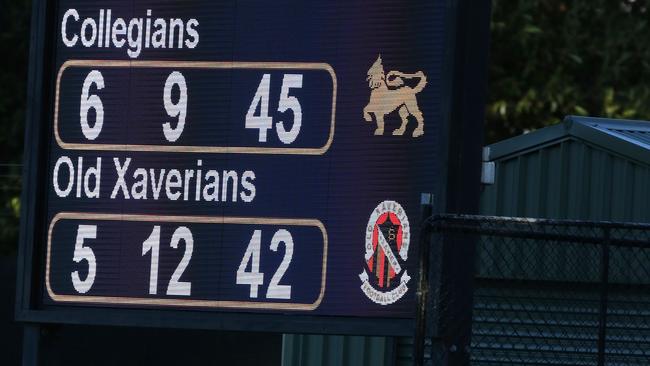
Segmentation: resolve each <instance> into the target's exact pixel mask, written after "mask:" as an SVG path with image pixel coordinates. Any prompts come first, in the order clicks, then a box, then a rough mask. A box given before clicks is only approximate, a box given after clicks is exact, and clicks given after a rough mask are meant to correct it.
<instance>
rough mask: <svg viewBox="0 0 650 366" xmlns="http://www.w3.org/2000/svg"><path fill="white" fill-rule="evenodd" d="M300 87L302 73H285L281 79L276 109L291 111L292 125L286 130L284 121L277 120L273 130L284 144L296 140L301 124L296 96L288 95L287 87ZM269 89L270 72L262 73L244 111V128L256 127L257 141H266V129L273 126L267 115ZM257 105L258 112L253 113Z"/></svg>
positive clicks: (271, 119)
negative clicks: (246, 110)
mask: <svg viewBox="0 0 650 366" xmlns="http://www.w3.org/2000/svg"><path fill="white" fill-rule="evenodd" d="M291 88H302V75H301V74H285V75H284V79H283V80H282V90H281V91H280V102H279V103H278V111H279V112H281V113H284V112H286V111H288V110H292V111H293V126H291V129H289V130H288V131H287V129H286V128H285V127H284V122H282V121H278V123H277V124H276V125H275V130H276V132H277V133H278V138H279V139H280V141H282V143H284V144H287V145H288V144H290V143H292V142H294V141H296V138H297V137H298V133H299V132H300V126H301V125H302V108H301V107H300V102H299V101H298V98H296V97H294V96H290V95H289V89H291ZM270 89H271V74H264V76H262V80H261V81H260V84H259V85H258V86H257V91H256V92H255V96H254V97H253V101H252V102H251V105H250V106H249V107H248V113H246V124H245V127H246V128H252V129H258V130H259V135H258V141H259V142H266V136H267V132H268V130H270V129H271V128H272V127H273V118H272V117H271V116H269V90H270ZM257 106H259V108H260V114H259V115H258V116H256V115H255V111H256V110H257Z"/></svg>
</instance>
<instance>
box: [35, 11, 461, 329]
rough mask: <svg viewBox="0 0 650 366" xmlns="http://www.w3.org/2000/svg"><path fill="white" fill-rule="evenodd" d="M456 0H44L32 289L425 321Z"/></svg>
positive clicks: (50, 294)
mask: <svg viewBox="0 0 650 366" xmlns="http://www.w3.org/2000/svg"><path fill="white" fill-rule="evenodd" d="M454 3H455V2H453V1H446V0H430V1H407V2H405V1H402V0H379V1H372V2H368V1H273V2H269V1H199V0H197V1H167V0H162V1H161V0H158V1H129V2H124V1H106V0H102V1H88V0H84V1H71V0H62V1H59V2H58V3H56V4H54V5H50V7H49V8H48V9H50V11H51V15H50V16H51V17H52V20H51V21H50V23H51V24H53V25H54V26H55V28H54V29H51V30H48V31H47V33H46V35H45V40H46V42H47V43H49V44H51V45H52V48H51V50H50V53H49V54H46V55H45V56H44V57H45V58H46V60H48V61H46V62H45V63H46V64H48V63H51V67H49V68H46V70H50V69H51V72H49V73H47V74H46V75H44V76H43V78H44V81H43V85H44V88H45V89H44V90H45V91H46V93H45V95H47V96H48V97H47V99H48V100H47V101H46V102H47V104H48V106H49V108H48V109H47V111H48V112H47V118H46V119H44V120H42V121H41V122H40V123H41V128H42V129H43V130H44V136H45V137H44V140H45V141H46V145H45V146H46V147H45V151H44V152H43V155H41V156H42V157H41V158H39V159H40V160H39V161H40V163H39V164H41V165H39V166H40V168H39V169H42V171H43V173H42V177H43V179H42V180H41V182H40V183H39V185H41V186H42V190H43V193H42V200H40V202H39V206H38V207H41V209H40V210H39V211H38V212H37V216H38V217H39V218H38V220H36V221H35V222H36V223H39V222H41V223H42V224H41V226H42V230H41V232H42V235H40V236H38V237H37V238H36V239H35V241H36V242H38V243H37V245H36V246H35V248H40V250H41V252H42V253H41V261H39V262H38V263H42V266H40V269H39V271H36V272H34V273H37V274H38V278H37V279H36V281H38V283H39V284H40V286H39V288H40V290H39V291H38V296H37V297H38V298H39V300H38V303H39V305H38V307H39V308H42V309H43V310H48V309H50V310H52V311H54V310H60V309H77V310H79V311H80V312H81V311H83V310H82V309H95V310H91V311H95V312H97V311H100V310H101V309H106V310H110V309H113V310H114V309H120V310H119V311H123V312H125V313H126V312H128V311H131V310H130V309H135V310H146V309H153V310H155V311H160V310H164V311H169V313H167V314H171V313H173V312H176V314H180V313H186V312H194V313H199V314H205V316H208V317H209V316H211V315H210V314H216V315H213V316H229V315H228V314H231V315H232V314H233V313H247V314H250V313H261V314H266V315H273V314H292V316H293V315H304V316H315V317H325V318H324V319H327V317H331V319H334V318H336V319H342V318H341V317H350V318H349V319H352V317H353V318H365V319H369V320H370V319H393V320H407V321H410V320H412V319H414V317H415V309H416V301H415V299H416V296H415V293H416V287H417V283H418V268H417V261H418V252H419V248H418V242H417V238H418V235H419V233H420V230H421V228H420V220H421V218H420V200H421V194H422V193H433V194H439V193H440V192H441V191H443V189H444V187H443V182H444V181H445V179H446V176H445V175H446V169H445V165H444V159H445V156H446V155H445V154H446V153H445V151H446V150H445V149H447V147H448V146H447V142H446V140H445V139H446V137H445V135H444V133H445V131H446V130H447V127H446V126H448V124H449V123H450V121H449V119H450V117H449V109H450V105H451V96H450V90H451V82H450V80H451V79H452V77H451V75H450V74H449V73H450V72H451V70H453V67H451V64H450V60H451V55H452V53H453V52H452V51H453V50H450V49H449V48H450V47H448V45H449V44H450V41H449V40H450V39H452V36H453V34H451V33H452V31H451V30H450V28H451V27H452V26H454V24H455V23H454V21H453V20H452V19H450V14H453V12H451V11H450V9H451V8H450V4H454ZM50 23H48V24H50ZM97 309H99V310H97ZM95 314H96V313H95ZM224 314H225V315H224ZM206 319H207V318H206ZM283 319H284V318H283ZM286 319H293V318H286ZM323 329H324V328H323ZM405 332H406V331H402V333H405Z"/></svg>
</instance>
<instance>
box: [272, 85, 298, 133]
mask: <svg viewBox="0 0 650 366" xmlns="http://www.w3.org/2000/svg"><path fill="white" fill-rule="evenodd" d="M291 88H302V75H301V74H286V75H284V79H283V80H282V91H280V104H279V105H278V111H279V112H286V111H287V110H289V109H291V110H292V111H293V126H291V129H290V130H289V131H287V130H286V129H285V128H284V122H282V121H279V122H278V124H277V125H275V130H276V131H277V132H278V137H279V138H280V141H282V142H283V143H284V144H287V145H288V144H290V143H292V142H294V141H296V137H298V132H300V126H301V125H302V108H301V107H300V102H299V101H298V98H296V97H293V96H289V89H291Z"/></svg>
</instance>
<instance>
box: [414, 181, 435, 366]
mask: <svg viewBox="0 0 650 366" xmlns="http://www.w3.org/2000/svg"><path fill="white" fill-rule="evenodd" d="M420 204H421V208H422V210H421V215H420V222H421V227H420V238H419V240H418V244H419V248H420V258H419V268H420V281H419V285H418V291H417V311H416V314H415V335H414V337H413V365H415V366H423V365H424V349H425V339H426V336H427V299H428V297H429V252H430V250H431V248H430V246H431V242H430V235H431V226H430V224H429V222H428V221H427V219H428V218H429V217H430V216H431V213H432V212H433V195H432V194H429V193H422V196H421V202H420Z"/></svg>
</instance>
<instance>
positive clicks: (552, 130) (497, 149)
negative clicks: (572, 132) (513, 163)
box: [487, 122, 569, 160]
mask: <svg viewBox="0 0 650 366" xmlns="http://www.w3.org/2000/svg"><path fill="white" fill-rule="evenodd" d="M568 135H569V132H568V125H567V123H566V122H563V123H558V124H555V125H552V126H548V127H544V128H541V129H539V130H535V131H532V132H529V133H526V134H523V135H519V136H515V137H511V138H509V139H506V140H503V141H499V142H496V143H494V144H492V145H488V146H487V147H488V148H489V150H490V153H489V155H488V160H497V159H501V158H503V157H507V156H509V155H515V154H517V153H519V152H522V151H525V150H530V149H533V148H535V147H537V146H540V145H546V144H548V143H549V142H553V141H557V140H560V139H563V138H566V137H567V136H568Z"/></svg>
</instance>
